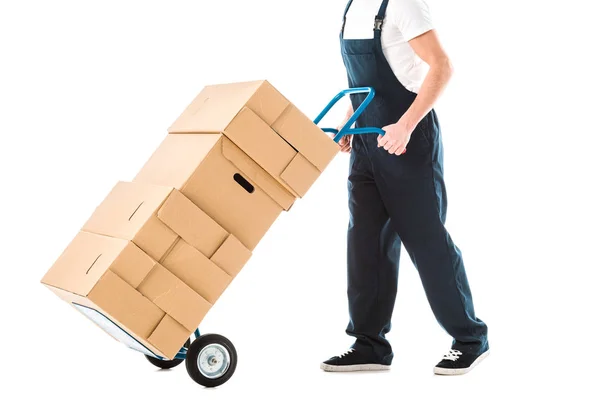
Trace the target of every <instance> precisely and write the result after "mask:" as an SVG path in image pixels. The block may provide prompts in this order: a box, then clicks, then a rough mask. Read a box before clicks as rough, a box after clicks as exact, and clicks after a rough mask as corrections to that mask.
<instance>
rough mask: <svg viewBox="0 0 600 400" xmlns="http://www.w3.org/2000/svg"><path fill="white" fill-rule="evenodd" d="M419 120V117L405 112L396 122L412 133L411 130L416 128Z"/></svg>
mask: <svg viewBox="0 0 600 400" xmlns="http://www.w3.org/2000/svg"><path fill="white" fill-rule="evenodd" d="M419 121H420V119H418V118H416V117H415V116H413V115H412V113H409V112H406V113H405V114H404V115H403V116H402V117H400V119H399V120H398V122H397V123H398V124H399V125H400V126H401V127H403V128H404V129H406V130H407V131H408V132H411V133H412V131H414V130H415V129H416V128H417V125H418V124H419Z"/></svg>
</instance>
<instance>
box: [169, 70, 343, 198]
mask: <svg viewBox="0 0 600 400" xmlns="http://www.w3.org/2000/svg"><path fill="white" fill-rule="evenodd" d="M169 133H172V134H182V133H222V134H224V135H225V136H227V137H228V138H229V139H230V140H231V141H232V142H233V143H235V144H236V145H237V146H238V147H239V148H240V149H241V150H242V151H244V152H245V153H246V154H247V155H248V156H250V158H252V159H253V160H254V161H256V162H257V163H258V164H259V165H260V166H261V167H262V168H263V169H264V170H265V171H267V172H268V173H269V174H270V175H271V176H273V177H274V178H275V179H276V180H277V181H278V182H279V183H281V184H282V186H284V187H285V188H286V189H287V190H288V191H289V192H290V193H292V194H293V195H294V196H295V197H302V196H304V195H305V194H306V192H307V191H308V189H309V188H310V187H311V186H312V184H313V183H314V182H315V181H316V179H317V178H318V177H319V175H320V173H321V172H323V170H324V169H325V167H326V166H327V165H328V164H329V163H330V162H331V160H332V159H333V158H334V157H335V155H336V154H337V153H338V152H339V146H338V145H337V144H336V143H335V142H333V141H332V140H331V139H330V138H329V137H328V136H327V135H326V134H325V133H324V132H323V131H322V130H321V129H320V128H319V127H318V126H316V125H315V124H314V123H313V122H312V121H311V120H310V119H309V118H307V117H306V116H305V115H304V114H303V113H302V112H301V111H300V110H299V109H298V108H297V107H295V106H294V105H293V104H292V103H291V102H290V101H289V100H287V99H286V98H285V97H284V96H283V95H282V94H281V93H280V92H278V91H277V90H276V89H275V88H274V87H273V86H272V85H271V84H270V83H269V82H268V81H264V80H263V81H252V82H239V83H229V84H219V85H209V86H206V87H205V88H204V89H203V90H202V91H201V92H200V94H198V96H196V98H195V99H194V100H193V101H192V102H191V103H190V104H189V105H188V107H187V108H186V109H185V110H184V111H183V113H182V114H181V115H180V116H179V118H177V120H176V121H175V122H174V123H173V124H172V125H171V126H170V128H169Z"/></svg>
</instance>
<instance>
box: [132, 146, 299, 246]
mask: <svg viewBox="0 0 600 400" xmlns="http://www.w3.org/2000/svg"><path fill="white" fill-rule="evenodd" d="M133 181H134V182H139V183H148V184H153V185H159V186H169V187H174V188H175V189H177V190H179V191H180V192H181V193H182V194H183V195H184V196H185V197H186V198H188V199H189V200H191V201H192V202H193V203H194V204H195V205H196V206H197V207H198V208H199V209H201V210H202V211H203V212H204V213H206V215H208V216H210V217H211V218H212V219H213V220H214V221H215V222H216V223H217V224H218V225H220V226H221V227H222V228H223V229H224V230H225V231H226V232H229V233H231V234H232V235H233V236H234V237H235V238H237V239H238V240H239V241H240V242H241V244H243V246H244V247H245V248H247V249H249V250H254V248H255V247H256V245H257V244H258V243H259V241H260V240H261V239H262V237H263V236H264V235H265V233H266V232H267V231H268V230H269V228H270V227H271V226H272V224H273V223H274V222H275V220H276V219H277V217H278V216H279V215H280V214H281V212H282V211H283V210H284V209H289V208H290V207H291V206H292V204H293V202H294V197H293V196H292V195H291V194H290V193H289V192H288V191H287V190H285V189H284V188H283V187H282V186H281V185H280V184H279V183H278V182H277V181H276V180H275V179H273V177H272V176H270V175H269V174H268V173H266V172H265V171H264V170H263V169H262V168H261V167H260V166H258V165H257V164H256V163H255V162H254V161H253V160H252V159H251V158H250V157H248V155H246V154H245V153H244V152H242V151H241V150H240V149H239V148H238V147H237V146H236V145H235V144H233V143H232V142H231V141H230V140H229V139H228V138H227V137H225V136H223V135H221V134H206V135H188V134H182V135H180V134H169V135H167V136H166V137H165V139H164V140H163V142H162V143H161V144H160V145H159V146H158V148H157V149H156V150H155V151H154V153H153V154H152V156H151V157H150V159H149V160H148V161H147V162H146V164H145V165H144V166H143V168H142V169H141V170H140V171H139V172H138V174H137V175H136V176H135V178H134V179H133ZM186 241H187V240H186ZM188 242H189V241H188ZM204 254H205V255H206V256H207V257H211V255H209V254H206V253H204ZM221 256H224V255H223V254H221ZM232 257H237V256H234V255H232Z"/></svg>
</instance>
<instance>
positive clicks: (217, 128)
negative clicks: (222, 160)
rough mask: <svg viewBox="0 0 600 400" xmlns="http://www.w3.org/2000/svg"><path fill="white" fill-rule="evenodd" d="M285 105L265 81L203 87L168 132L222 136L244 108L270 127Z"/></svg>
mask: <svg viewBox="0 0 600 400" xmlns="http://www.w3.org/2000/svg"><path fill="white" fill-rule="evenodd" d="M288 105H289V101H288V100H287V99H286V98H285V97H283V96H282V95H281V93H279V92H278V91H277V90H276V89H275V88H274V87H273V86H272V85H271V84H270V83H269V82H268V81H265V80H262V81H248V82H235V83H225V84H216V85H208V86H205V87H204V88H203V89H202V91H201V92H200V93H199V94H198V95H197V96H196V97H195V98H194V99H193V100H192V102H191V103H190V104H189V105H188V106H187V107H186V109H185V110H184V111H183V113H182V114H181V115H180V116H179V117H178V118H177V120H176V121H175V122H174V123H173V124H172V125H171V127H170V128H169V132H170V133H204V132H222V131H223V130H224V129H225V127H226V126H227V125H228V124H229V122H230V121H231V120H232V119H233V118H234V117H235V116H236V114H237V113H238V112H239V111H240V110H241V109H242V108H243V107H244V106H246V107H248V108H250V109H251V110H252V111H254V113H256V114H257V115H258V116H259V117H260V118H261V119H262V120H263V121H265V122H266V123H267V124H269V125H271V124H272V123H273V122H275V120H276V119H277V117H279V115H280V114H281V113H282V112H283V110H285V108H286V107H287V106H288Z"/></svg>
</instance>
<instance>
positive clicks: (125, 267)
mask: <svg viewBox="0 0 600 400" xmlns="http://www.w3.org/2000/svg"><path fill="white" fill-rule="evenodd" d="M155 266H156V262H155V261H154V260H152V258H150V257H149V256H148V255H146V254H145V253H144V252H143V251H141V250H140V249H139V248H138V247H137V246H135V245H134V244H133V243H131V242H130V241H127V240H122V239H116V238H111V237H107V236H102V235H96V234H93V233H89V232H79V233H78V234H77V235H76V236H75V237H74V238H73V240H72V241H71V243H70V244H69V245H68V246H67V247H66V248H65V250H64V251H63V252H62V254H61V255H60V256H59V258H58V259H57V260H56V262H55V263H54V265H53V266H52V267H51V268H50V269H49V270H48V272H47V273H46V274H45V275H44V277H43V278H42V283H43V284H44V285H46V286H47V287H48V288H49V289H51V290H52V291H53V292H54V293H55V294H57V295H58V296H59V297H60V298H62V299H63V300H65V301H67V302H69V303H71V304H73V305H74V307H76V308H77V309H78V310H80V311H81V312H83V313H84V314H85V315H87V316H88V317H90V318H92V319H93V320H94V321H95V322H96V323H98V324H99V326H101V327H103V328H104V329H105V330H106V331H107V332H109V333H111V331H110V330H111V329H110V328H109V327H107V326H108V325H109V324H110V323H112V324H115V325H116V326H117V327H118V328H119V329H120V330H122V331H123V332H125V333H126V334H127V336H129V337H132V338H134V339H135V341H137V342H139V343H141V345H142V346H144V347H145V348H146V350H148V351H150V352H152V353H154V354H156V355H160V356H163V357H167V358H170V357H173V356H174V355H175V354H173V353H169V352H165V351H164V350H165V349H164V348H156V347H155V346H153V345H152V344H151V343H149V342H148V341H147V339H148V338H149V337H150V336H151V335H152V333H153V332H154V331H155V329H156V328H157V326H158V325H159V324H160V322H161V321H162V320H163V319H164V316H165V315H166V313H165V312H164V311H163V310H162V309H161V308H160V307H159V306H157V305H156V304H154V303H153V302H152V301H151V300H150V299H148V298H147V297H145V296H143V295H142V294H141V293H140V292H138V291H137V290H136V288H137V287H138V286H139V285H140V284H142V282H143V281H144V280H145V278H146V276H147V275H148V274H149V273H150V272H151V271H152V270H153V269H154V267H155ZM94 318H97V319H94ZM100 319H101V321H103V322H102V323H100V322H99V321H100ZM119 329H114V327H113V329H112V330H113V331H117V332H118V331H119ZM190 333H191V332H190ZM113 337H115V338H117V339H118V337H116V335H114V334H113ZM184 342H185V339H184V340H183V341H182V342H181V343H179V344H178V346H181V345H182V344H183V343H184ZM175 353H176V352H175Z"/></svg>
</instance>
